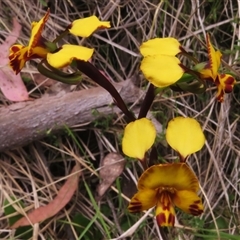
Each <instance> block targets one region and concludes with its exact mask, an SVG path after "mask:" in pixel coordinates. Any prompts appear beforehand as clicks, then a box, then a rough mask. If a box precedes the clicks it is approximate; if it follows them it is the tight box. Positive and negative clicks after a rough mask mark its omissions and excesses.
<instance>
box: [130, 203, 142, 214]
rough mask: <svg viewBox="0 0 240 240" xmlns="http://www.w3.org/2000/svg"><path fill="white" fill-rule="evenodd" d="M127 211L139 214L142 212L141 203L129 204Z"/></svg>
mask: <svg viewBox="0 0 240 240" xmlns="http://www.w3.org/2000/svg"><path fill="white" fill-rule="evenodd" d="M128 210H129V211H130V212H141V211H142V204H141V202H130V204H129V206H128Z"/></svg>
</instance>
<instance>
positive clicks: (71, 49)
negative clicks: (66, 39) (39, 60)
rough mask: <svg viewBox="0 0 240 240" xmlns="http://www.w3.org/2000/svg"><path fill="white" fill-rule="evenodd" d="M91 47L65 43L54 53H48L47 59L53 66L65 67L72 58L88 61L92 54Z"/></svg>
mask: <svg viewBox="0 0 240 240" xmlns="http://www.w3.org/2000/svg"><path fill="white" fill-rule="evenodd" d="M93 51H94V50H93V49H91V48H86V47H82V46H77V45H70V44H65V45H63V46H62V48H61V49H60V50H59V51H58V52H56V53H48V55H47V61H48V63H49V64H50V65H51V66H53V67H55V68H62V67H65V66H67V65H69V64H71V62H72V61H73V59H77V60H83V61H88V60H89V59H90V58H91V57H92V55H93Z"/></svg>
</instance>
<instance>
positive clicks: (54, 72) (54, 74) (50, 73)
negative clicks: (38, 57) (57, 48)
mask: <svg viewBox="0 0 240 240" xmlns="http://www.w3.org/2000/svg"><path fill="white" fill-rule="evenodd" d="M44 65H46V66H47V67H49V68H50V69H51V70H49V68H46V67H45V66H44ZM37 68H38V71H39V72H40V73H41V74H43V75H44V76H46V77H48V78H51V79H54V80H57V81H59V82H62V83H66V84H69V85H75V84H78V83H79V82H80V81H81V80H82V77H81V75H80V74H79V72H75V73H71V74H68V73H64V72H62V71H60V70H58V69H56V68H53V67H52V66H50V65H49V64H48V63H47V60H46V59H43V60H42V61H41V62H40V63H39V64H38V66H37Z"/></svg>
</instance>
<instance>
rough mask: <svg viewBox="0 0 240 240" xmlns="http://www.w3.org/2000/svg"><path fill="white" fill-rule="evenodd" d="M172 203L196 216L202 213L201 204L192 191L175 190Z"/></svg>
mask: <svg viewBox="0 0 240 240" xmlns="http://www.w3.org/2000/svg"><path fill="white" fill-rule="evenodd" d="M173 203H174V204H175V205H176V206H177V207H178V208H180V209H182V210H183V211H184V212H186V213H189V214H192V215H194V216H198V215H200V214H202V213H203V204H202V201H201V199H200V197H198V195H197V194H196V193H194V192H191V191H187V190H183V191H177V192H176V193H175V194H174V197H173Z"/></svg>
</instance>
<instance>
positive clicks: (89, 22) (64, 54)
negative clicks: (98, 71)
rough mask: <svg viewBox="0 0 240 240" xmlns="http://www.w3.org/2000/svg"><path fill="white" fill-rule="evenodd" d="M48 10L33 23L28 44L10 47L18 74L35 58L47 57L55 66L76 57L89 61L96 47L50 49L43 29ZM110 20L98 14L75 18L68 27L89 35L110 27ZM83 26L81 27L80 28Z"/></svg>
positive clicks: (69, 62)
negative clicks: (99, 17)
mask: <svg viewBox="0 0 240 240" xmlns="http://www.w3.org/2000/svg"><path fill="white" fill-rule="evenodd" d="M49 14H50V11H49V10H48V11H47V13H46V14H45V16H44V17H43V18H42V19H41V20H40V21H39V22H33V23H32V32H31V37H30V40H29V44H28V46H23V45H19V44H17V45H13V46H12V47H11V48H10V55H9V60H10V62H9V65H10V67H12V69H13V70H14V71H15V73H16V74H18V73H19V72H20V71H21V69H22V68H23V67H24V65H25V63H26V61H29V60H30V59H34V58H46V59H47V61H48V63H49V64H50V65H51V66H53V67H55V68H62V67H65V66H67V65H69V64H71V62H72V61H73V60H74V59H77V60H83V61H88V60H89V59H90V58H91V57H92V54H93V51H94V49H92V48H86V47H83V46H77V45H70V44H65V45H63V46H62V47H60V48H59V49H56V47H55V48H54V49H49V47H48V46H50V44H48V41H47V40H46V39H44V38H43V37H42V31H43V29H44V26H45V24H46V22H47V20H48V18H49ZM109 27H110V23H109V22H102V21H100V20H99V19H98V18H97V17H96V16H92V17H88V18H84V19H79V20H75V21H74V22H73V23H72V24H71V25H70V28H68V31H69V32H70V33H72V34H74V35H77V36H82V37H87V36H90V35H91V34H92V33H93V32H94V31H95V30H97V29H99V28H109ZM79 28H81V29H79Z"/></svg>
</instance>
